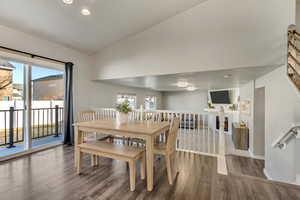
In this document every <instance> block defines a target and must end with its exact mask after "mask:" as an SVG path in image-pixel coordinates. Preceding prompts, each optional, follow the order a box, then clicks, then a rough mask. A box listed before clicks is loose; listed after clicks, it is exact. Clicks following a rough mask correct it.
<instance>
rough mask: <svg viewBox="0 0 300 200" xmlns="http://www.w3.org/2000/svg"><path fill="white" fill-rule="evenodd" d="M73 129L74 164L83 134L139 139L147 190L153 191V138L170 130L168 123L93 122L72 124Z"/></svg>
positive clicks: (112, 120)
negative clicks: (143, 147) (141, 144)
mask: <svg viewBox="0 0 300 200" xmlns="http://www.w3.org/2000/svg"><path fill="white" fill-rule="evenodd" d="M74 127H75V163H76V161H77V159H78V147H77V145H78V144H80V143H82V142H83V133H84V132H92V133H97V134H110V135H118V136H126V137H130V138H139V139H143V140H145V143H146V167H147V190H148V191H152V190H153V176H154V174H153V167H154V166H153V162H154V154H153V146H154V141H155V136H158V135H159V134H161V133H163V132H165V131H167V130H168V129H169V128H170V124H169V123H168V122H153V121H151V120H150V121H128V122H127V123H123V124H119V123H117V121H116V120H114V119H111V120H95V121H85V122H79V123H75V124H74Z"/></svg>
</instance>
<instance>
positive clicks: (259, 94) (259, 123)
mask: <svg viewBox="0 0 300 200" xmlns="http://www.w3.org/2000/svg"><path fill="white" fill-rule="evenodd" d="M253 114H254V117H253V121H254V122H253V134H254V137H253V140H254V141H253V154H254V155H256V156H264V155H265V87H261V88H255V90H254V113H253Z"/></svg>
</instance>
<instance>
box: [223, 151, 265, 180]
mask: <svg viewBox="0 0 300 200" xmlns="http://www.w3.org/2000/svg"><path fill="white" fill-rule="evenodd" d="M226 163H227V168H228V172H229V173H230V174H235V175H246V176H254V177H258V178H263V179H266V176H265V174H264V167H265V162H264V160H258V159H253V158H247V157H242V156H235V155H227V156H226Z"/></svg>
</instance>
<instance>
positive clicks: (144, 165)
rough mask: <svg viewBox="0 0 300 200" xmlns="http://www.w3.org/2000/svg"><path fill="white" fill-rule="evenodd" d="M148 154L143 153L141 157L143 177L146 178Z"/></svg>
mask: <svg viewBox="0 0 300 200" xmlns="http://www.w3.org/2000/svg"><path fill="white" fill-rule="evenodd" d="M145 157H146V155H145V153H143V155H142V158H141V165H140V170H141V179H142V180H144V179H145V168H146V159H145Z"/></svg>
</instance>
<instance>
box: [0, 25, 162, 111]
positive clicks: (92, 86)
mask: <svg viewBox="0 0 300 200" xmlns="http://www.w3.org/2000/svg"><path fill="white" fill-rule="evenodd" d="M0 33H1V37H0V45H1V46H5V47H9V48H13V49H17V50H21V51H28V52H31V53H33V54H37V55H41V56H46V57H50V58H55V59H58V60H63V61H68V62H73V63H74V101H75V112H77V111H79V110H83V109H90V108H92V107H111V106H114V103H115V99H116V96H115V95H116V93H118V92H131V93H137V95H138V103H139V104H141V103H142V102H143V100H142V99H143V96H145V95H148V94H157V96H158V98H159V100H158V102H160V93H156V92H153V91H149V90H144V89H133V88H127V87H120V86H112V85H108V84H103V83H100V82H95V81H91V79H92V78H91V77H92V74H94V71H93V67H92V66H93V65H94V63H95V61H94V58H93V57H90V56H88V55H85V54H82V53H80V52H77V51H75V50H72V49H69V48H66V47H64V46H61V45H59V44H56V43H52V42H49V41H46V40H42V39H39V38H37V37H32V36H31V35H28V34H25V33H22V32H19V31H16V30H13V29H10V28H7V27H4V26H0ZM3 55H5V56H6V54H2V56H3ZM0 56H1V53H0Z"/></svg>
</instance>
